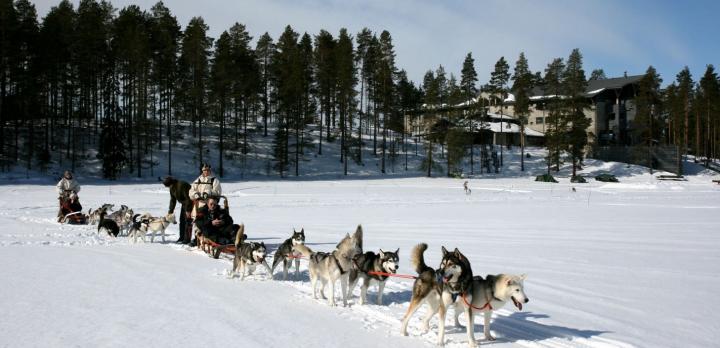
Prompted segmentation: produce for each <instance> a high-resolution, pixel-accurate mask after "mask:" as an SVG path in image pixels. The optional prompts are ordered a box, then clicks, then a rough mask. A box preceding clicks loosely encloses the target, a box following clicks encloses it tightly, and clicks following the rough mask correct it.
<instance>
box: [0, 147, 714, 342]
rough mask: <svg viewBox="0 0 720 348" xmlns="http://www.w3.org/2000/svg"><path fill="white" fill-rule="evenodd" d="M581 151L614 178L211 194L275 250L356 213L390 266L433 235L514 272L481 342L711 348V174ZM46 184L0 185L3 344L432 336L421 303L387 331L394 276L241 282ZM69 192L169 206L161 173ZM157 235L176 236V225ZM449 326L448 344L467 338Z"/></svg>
mask: <svg viewBox="0 0 720 348" xmlns="http://www.w3.org/2000/svg"><path fill="white" fill-rule="evenodd" d="M589 163H590V164H589V165H588V166H587V167H586V168H585V172H586V173H593V172H599V171H610V172H614V173H616V174H618V175H619V178H620V180H621V182H620V183H617V184H610V183H600V182H596V181H591V182H590V183H588V184H575V185H572V186H571V184H569V183H568V180H567V178H562V179H561V180H560V181H561V183H559V184H547V183H536V182H533V181H532V179H530V178H529V177H527V176H517V177H512V176H508V177H501V176H497V177H495V176H492V177H486V178H477V179H471V180H469V185H470V188H471V189H472V194H471V195H465V194H464V192H463V189H462V183H463V181H464V180H458V179H428V178H391V179H385V178H375V177H370V178H365V179H354V180H343V181H333V180H294V181H262V180H258V181H236V182H230V181H229V180H228V181H224V182H223V191H224V193H225V194H226V195H228V197H229V200H230V207H231V213H232V215H233V217H234V218H235V220H236V221H238V222H239V221H242V222H244V223H245V224H246V231H247V233H248V234H249V236H250V238H251V239H252V240H262V241H265V243H266V244H267V245H268V246H269V247H270V248H271V250H274V248H275V247H276V246H277V245H278V244H279V243H281V242H282V241H283V240H284V239H286V238H288V237H289V236H290V234H291V232H292V229H293V228H300V227H304V228H305V231H306V235H307V241H308V245H309V246H310V247H311V248H312V249H313V250H325V251H329V250H332V249H333V248H334V246H335V244H336V243H337V242H338V241H339V240H340V239H341V237H342V236H343V235H344V234H345V233H347V232H352V231H353V230H354V228H355V227H356V225H357V224H359V223H361V224H362V225H363V227H364V230H365V241H364V246H365V250H374V251H377V250H378V249H379V248H383V249H392V250H394V249H396V248H400V256H401V258H402V260H401V267H400V270H399V272H400V273H403V274H413V271H412V270H411V267H410V264H409V260H408V256H409V251H410V249H411V248H412V247H413V246H414V245H415V244H417V243H420V242H426V243H428V244H429V246H430V247H429V249H428V251H427V252H426V261H427V262H428V264H429V265H431V266H434V267H435V266H437V264H438V263H439V260H440V247H441V246H446V247H448V248H454V247H458V248H459V249H460V250H461V251H462V252H463V253H465V254H466V255H467V256H468V257H469V259H470V260H471V262H472V266H473V270H474V272H475V273H476V274H480V275H485V274H488V273H500V272H504V273H527V274H528V279H527V280H526V282H525V287H526V293H527V294H528V296H529V298H530V302H529V303H527V304H526V305H525V306H524V308H523V311H522V312H520V311H517V310H516V309H515V308H514V307H511V306H506V307H505V308H503V309H501V310H499V311H497V312H496V314H495V315H494V319H493V323H492V331H493V333H494V334H495V335H496V336H497V338H498V340H497V341H496V342H493V343H489V342H486V341H485V340H484V339H483V337H482V319H480V318H476V323H475V326H476V327H475V331H476V338H477V339H478V343H479V344H481V345H491V346H493V347H629V346H638V347H710V346H717V340H718V337H720V329H719V327H718V326H717V324H716V323H717V322H718V321H720V314H718V313H720V300H719V299H718V296H717V293H718V291H719V290H720V253H718V250H720V234H718V226H720V185H715V184H713V183H711V179H713V178H717V176H715V177H711V176H710V175H709V174H707V173H700V174H698V175H693V176H689V177H688V180H687V181H679V182H675V181H658V180H656V179H655V178H654V177H653V176H651V175H649V174H646V173H644V172H643V171H642V170H638V169H637V168H636V167H634V166H625V165H618V164H610V163H602V162H597V161H589ZM88 181H89V180H88ZM52 184H54V182H51V181H50V180H48V179H42V178H36V179H31V180H12V181H9V184H7V185H3V186H0V197H3V199H2V200H0V224H1V225H2V226H4V227H3V228H2V231H1V232H0V264H1V265H2V267H0V279H2V281H1V282H0V294H2V296H0V313H2V314H1V315H0V346H8V347H29V346H44V347H48V346H52V347H57V346H63V347H64V346H80V347H95V346H187V347H192V346H207V347H213V346H227V345H231V344H232V345H238V346H246V347H247V346H249V347H278V346H283V347H302V346H312V347H366V346H377V345H381V344H382V345H386V346H390V347H418V346H433V345H435V342H436V337H437V336H436V332H437V320H436V319H434V320H433V321H431V326H432V327H431V331H430V332H429V333H427V334H422V333H421V332H420V318H421V314H422V312H424V310H421V313H418V314H416V316H415V317H414V318H413V320H411V322H410V330H409V331H410V335H409V337H403V336H400V319H401V317H402V315H403V314H404V312H405V310H406V309H407V307H408V303H409V300H410V297H411V288H412V282H411V281H408V280H401V279H398V280H395V279H392V280H390V281H389V283H388V286H387V287H386V290H385V297H384V300H385V303H384V304H383V305H382V306H378V305H374V304H372V305H365V306H360V305H358V304H356V303H357V301H358V299H357V297H354V298H353V299H352V300H351V302H350V304H351V305H350V307H349V308H344V307H342V305H340V306H338V307H335V308H331V307H329V306H328V305H327V303H326V302H325V301H319V300H313V299H312V296H311V292H310V285H309V281H308V275H307V268H306V266H307V265H306V264H305V262H302V263H301V270H302V271H303V272H302V275H301V278H302V279H301V280H299V281H281V280H279V277H278V274H276V275H275V281H269V280H267V279H266V278H265V276H264V272H263V271H262V270H259V271H258V272H257V273H258V274H257V275H255V276H253V277H251V278H250V279H246V280H245V281H240V280H239V279H227V277H226V271H227V270H228V269H230V267H231V261H230V259H229V258H224V259H221V260H213V259H211V258H209V257H207V256H205V255H204V254H202V253H201V252H199V251H197V250H196V249H187V248H184V247H180V246H177V245H175V244H172V243H171V242H168V243H167V244H162V243H154V244H150V243H147V244H142V243H140V244H135V245H133V244H131V243H130V242H129V241H128V240H127V238H117V239H114V238H111V237H108V236H105V235H97V234H96V233H95V229H94V227H95V226H69V225H59V224H57V223H56V222H54V217H55V213H56V206H55V202H56V200H55V193H54V189H53V187H52V186H51V185H52ZM573 186H574V187H575V188H576V192H573V191H572V189H571V188H572V187H573ZM80 196H81V199H82V203H83V205H84V207H85V210H87V208H90V207H92V208H96V207H98V206H100V205H101V204H102V203H114V204H116V205H119V204H126V205H129V206H130V207H131V208H134V209H135V211H136V212H144V211H148V212H151V213H153V214H155V215H160V214H162V213H163V212H164V211H165V210H166V209H167V204H168V194H167V191H166V189H165V188H164V187H162V185H160V184H159V183H147V182H145V183H136V182H130V181H128V180H126V181H121V182H118V183H113V184H108V183H107V182H102V181H94V182H92V183H90V184H87V183H86V184H85V185H84V186H83V188H82V191H81V193H80ZM169 233H171V234H173V235H171V236H168V240H169V241H174V240H175V239H176V234H177V225H173V226H172V227H171V228H170V229H169ZM374 291H375V290H374V288H371V290H370V293H369V300H370V302H371V303H374V296H375V292H374ZM358 294H359V287H358V288H356V290H355V295H356V296H357V295H358ZM340 303H341V302H340ZM461 321H464V316H461ZM451 322H452V320H451V319H450V316H449V317H448V322H447V324H448V326H447V328H446V329H447V335H446V339H447V345H448V346H449V347H465V346H467V339H466V335H465V331H464V328H463V329H460V328H455V327H453V326H452V324H451Z"/></svg>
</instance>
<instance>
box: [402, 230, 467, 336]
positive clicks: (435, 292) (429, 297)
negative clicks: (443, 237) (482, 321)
mask: <svg viewBox="0 0 720 348" xmlns="http://www.w3.org/2000/svg"><path fill="white" fill-rule="evenodd" d="M425 250H427V244H425V243H422V244H418V245H416V246H415V247H414V248H413V250H412V252H411V253H410V264H411V265H412V266H413V267H414V268H415V271H416V272H417V273H418V277H417V279H415V283H414V284H413V292H412V298H411V299H410V306H409V307H408V310H407V312H406V313H405V316H404V317H403V320H402V325H401V333H402V334H403V335H404V336H407V325H408V322H409V321H410V317H412V315H413V314H414V313H415V311H417V310H418V309H419V308H420V306H422V304H423V303H425V302H427V303H428V305H429V306H430V310H429V311H428V312H427V314H426V315H425V318H424V319H423V326H422V330H423V332H427V331H428V330H429V329H430V319H431V318H432V317H433V316H434V315H435V313H438V314H439V316H440V318H439V323H438V344H439V345H443V344H444V340H445V313H446V311H447V307H448V305H450V304H453V303H454V302H456V301H458V300H459V299H458V296H462V295H463V294H465V293H467V292H468V291H469V290H470V288H471V286H472V283H473V276H472V268H471V267H470V262H469V261H468V259H467V258H466V257H465V255H463V254H462V253H461V252H460V251H459V250H458V249H457V248H455V250H454V251H453V252H449V251H447V249H445V247H442V253H443V257H442V261H441V262H440V268H438V269H437V270H435V269H433V268H431V267H429V266H428V265H426V264H425V258H424V256H423V254H424V253H425ZM460 301H461V300H460ZM466 313H468V317H469V309H468V310H467V311H466Z"/></svg>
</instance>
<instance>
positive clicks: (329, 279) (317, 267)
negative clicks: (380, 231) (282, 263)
mask: <svg viewBox="0 0 720 348" xmlns="http://www.w3.org/2000/svg"><path fill="white" fill-rule="evenodd" d="M362 235H363V230H362V226H360V225H358V227H357V229H356V230H355V233H353V234H352V236H351V235H350V234H349V233H348V234H346V235H345V238H343V239H342V240H341V241H340V243H338V245H337V247H336V249H335V250H334V251H332V252H329V253H327V252H321V251H318V252H313V251H312V250H310V249H309V248H308V247H306V246H305V245H303V244H298V245H296V246H295V250H297V251H299V252H300V253H302V254H303V256H305V257H307V258H308V259H309V265H308V269H309V270H310V283H311V286H312V290H313V298H315V299H317V286H316V285H317V281H318V280H320V282H321V283H322V285H321V287H320V296H321V297H322V298H323V299H324V298H326V297H325V293H324V290H325V285H326V284H327V283H330V298H329V299H328V302H329V303H330V305H331V306H335V282H336V281H337V280H338V279H339V280H340V288H341V290H342V298H343V305H344V306H347V285H348V284H347V283H348V274H349V271H350V268H351V266H352V258H353V257H355V255H357V254H361V253H362Z"/></svg>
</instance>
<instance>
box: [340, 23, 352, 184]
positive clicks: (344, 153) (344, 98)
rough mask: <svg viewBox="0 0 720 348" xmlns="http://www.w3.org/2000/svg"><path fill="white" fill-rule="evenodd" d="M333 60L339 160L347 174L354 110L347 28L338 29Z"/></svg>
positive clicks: (349, 39)
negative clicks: (335, 81) (338, 124)
mask: <svg viewBox="0 0 720 348" xmlns="http://www.w3.org/2000/svg"><path fill="white" fill-rule="evenodd" d="M335 62H336V67H337V73H336V76H337V77H336V80H337V88H336V91H337V92H336V97H335V99H336V100H337V109H338V110H339V112H340V131H341V141H340V153H341V154H340V160H341V161H342V162H343V173H344V175H347V170H348V169H347V168H348V166H347V165H348V158H347V157H348V143H349V140H350V139H351V138H352V133H351V130H352V117H353V110H355V86H356V85H357V78H356V77H355V76H356V75H355V63H354V62H355V56H354V50H353V43H352V37H351V36H350V34H348V32H347V29H345V28H342V29H340V35H339V36H338V41H337V46H336V49H335Z"/></svg>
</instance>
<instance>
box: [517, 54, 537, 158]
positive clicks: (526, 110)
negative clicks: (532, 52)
mask: <svg viewBox="0 0 720 348" xmlns="http://www.w3.org/2000/svg"><path fill="white" fill-rule="evenodd" d="M532 87H533V86H532V73H531V72H530V68H529V67H528V61H527V59H526V58H525V53H524V52H520V57H519V58H518V60H517V62H515V74H513V86H512V93H513V95H515V117H516V118H517V119H518V121H519V122H520V170H521V171H525V125H526V124H527V119H528V115H529V114H530V97H529V95H528V92H529V91H530V90H531V89H532Z"/></svg>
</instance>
